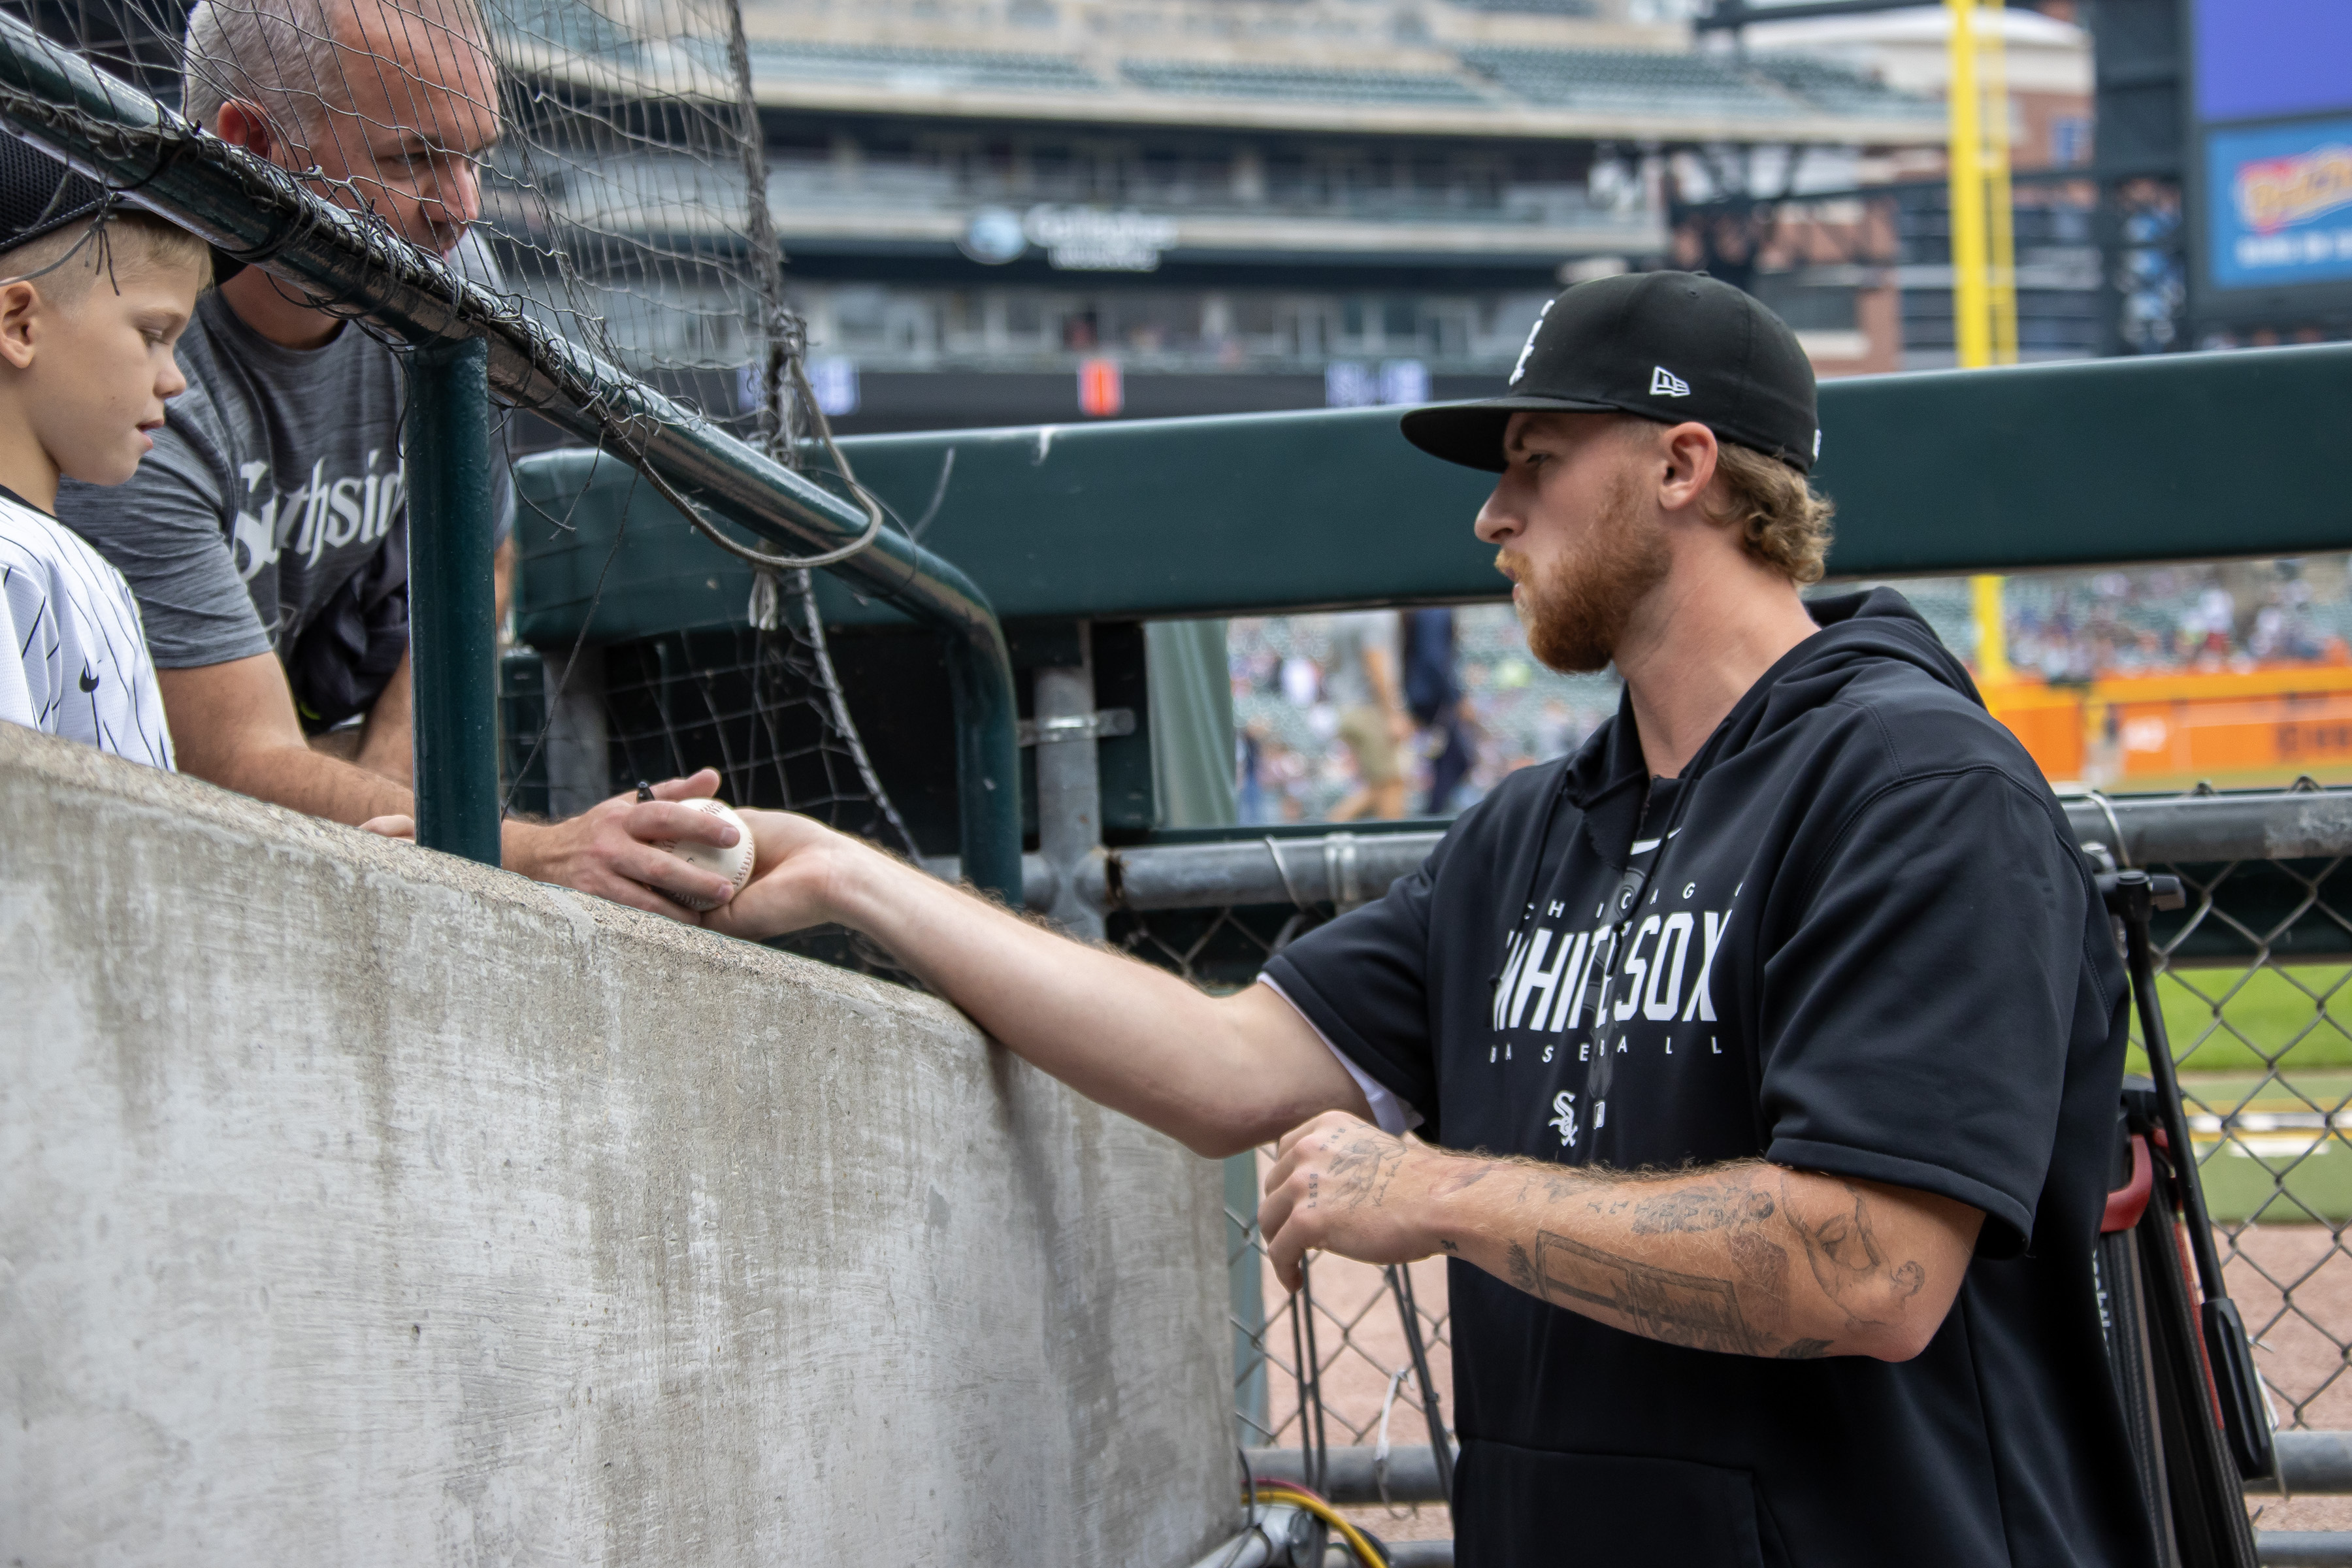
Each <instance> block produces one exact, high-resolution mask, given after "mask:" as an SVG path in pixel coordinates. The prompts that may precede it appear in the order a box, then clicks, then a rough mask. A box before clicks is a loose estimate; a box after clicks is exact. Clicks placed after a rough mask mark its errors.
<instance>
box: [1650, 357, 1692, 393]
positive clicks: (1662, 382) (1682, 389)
mask: <svg viewBox="0 0 2352 1568" xmlns="http://www.w3.org/2000/svg"><path fill="white" fill-rule="evenodd" d="M1650 395H1651V396H1653V397H1688V396H1689V395H1690V383H1689V382H1687V381H1685V380H1684V379H1683V378H1682V377H1681V376H1678V375H1676V374H1675V373H1674V372H1673V371H1670V370H1668V369H1667V368H1666V367H1665V366H1664V365H1662V364H1661V365H1653V366H1652V367H1651V369H1650Z"/></svg>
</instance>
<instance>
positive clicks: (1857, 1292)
mask: <svg viewBox="0 0 2352 1568" xmlns="http://www.w3.org/2000/svg"><path fill="white" fill-rule="evenodd" d="M1838 1185H1839V1187H1840V1188H1841V1189H1843V1193H1844V1194H1845V1198H1846V1199H1847V1200H1850V1201H1848V1202H1843V1203H1838V1204H1832V1205H1817V1206H1816V1207H1815V1208H1814V1209H1812V1210H1811V1212H1809V1213H1804V1214H1800V1213H1799V1212H1797V1210H1796V1209H1794V1208H1791V1209H1790V1213H1789V1226H1790V1229H1791V1230H1793V1231H1795V1232H1796V1233H1797V1237H1798V1239H1799V1240H1800V1241H1801V1242H1802V1243H1803V1244H1804V1248H1805V1261H1806V1262H1808V1263H1810V1264H1811V1265H1812V1271H1813V1282H1814V1283H1815V1284H1817V1285H1819V1286H1820V1287H1821V1289H1822V1295H1824V1296H1827V1297H1828V1298H1829V1299H1830V1300H1832V1301H1834V1302H1836V1303H1837V1304H1838V1306H1839V1307H1840V1308H1841V1309H1842V1310H1843V1311H1844V1313H1845V1317H1846V1321H1847V1322H1848V1323H1849V1324H1850V1325H1853V1326H1854V1327H1857V1328H1859V1327H1862V1326H1864V1325H1865V1324H1872V1325H1882V1324H1885V1323H1888V1322H1892V1321H1895V1319H1897V1318H1899V1317H1901V1316H1902V1315H1903V1310H1904V1308H1905V1307H1906V1306H1907V1305H1908V1304H1909V1303H1910V1300H1911V1299H1912V1298H1913V1297H1915V1296H1916V1295H1917V1294H1918V1293H1919V1289H1920V1287H1922V1286H1923V1285H1925V1284H1926V1283H1927V1269H1926V1268H1923V1267H1921V1266H1920V1264H1919V1262H1918V1261H1917V1260H1916V1258H1912V1259H1906V1260H1905V1261H1904V1262H1901V1263H1895V1262H1894V1261H1893V1260H1892V1259H1891V1258H1888V1257H1887V1255H1886V1254H1885V1251H1884V1250H1883V1249H1882V1248H1881V1247H1880V1246H1879V1244H1878V1237H1877V1235H1876V1233H1875V1231H1874V1229H1873V1228H1872V1226H1871V1214H1870V1199H1869V1196H1868V1195H1867V1194H1864V1192H1862V1190H1861V1189H1859V1188H1857V1187H1856V1186H1854V1185H1853V1183H1851V1182H1841V1183H1839V1184H1838Z"/></svg>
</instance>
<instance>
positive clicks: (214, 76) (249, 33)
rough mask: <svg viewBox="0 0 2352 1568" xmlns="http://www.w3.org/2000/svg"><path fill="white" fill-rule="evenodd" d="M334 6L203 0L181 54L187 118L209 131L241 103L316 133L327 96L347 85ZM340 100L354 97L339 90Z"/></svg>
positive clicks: (304, 1)
mask: <svg viewBox="0 0 2352 1568" xmlns="http://www.w3.org/2000/svg"><path fill="white" fill-rule="evenodd" d="M344 3H345V4H347V5H348V4H350V3H351V0H344ZM360 3H361V4H365V3H367V0H360ZM328 4H329V0H196V8H195V9H194V11H191V12H190V13H189V14H188V34H187V39H186V42H185V43H184V46H183V47H182V51H181V67H180V72H181V90H180V101H181V109H182V112H184V114H186V115H187V117H188V118H189V119H191V120H193V121H195V122H196V123H197V124H199V125H201V126H203V127H204V128H205V129H206V130H207V131H209V130H211V129H212V126H213V121H214V120H215V117H216V116H218V115H219V113H220V110H221V106H222V105H223V104H225V103H227V102H228V101H229V100H232V99H242V100H245V101H247V102H248V103H253V104H257V105H258V106H259V107H260V109H261V110H262V111H263V112H264V113H266V114H268V116H269V117H270V119H272V120H273V121H277V122H278V127H279V129H280V130H281V131H284V132H310V131H311V130H314V129H315V128H316V127H317V126H318V124H319V102H320V94H322V93H323V92H325V91H326V90H327V84H328V83H329V82H334V83H336V84H337V87H338V89H340V88H341V81H342V68H341V62H339V61H338V60H337V59H336V58H335V31H336V30H335V26H334V21H333V18H332V17H331V16H329V15H328V11H327V6H328ZM338 96H339V97H348V94H347V93H343V92H341V91H340V90H339V92H338Z"/></svg>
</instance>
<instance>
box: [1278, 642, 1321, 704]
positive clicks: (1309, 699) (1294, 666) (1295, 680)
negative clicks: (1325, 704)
mask: <svg viewBox="0 0 2352 1568" xmlns="http://www.w3.org/2000/svg"><path fill="white" fill-rule="evenodd" d="M1282 695H1283V698H1284V700H1286V701H1287V702H1288V703H1289V704H1290V705H1291V706H1292V707H1293V708H1312V707H1314V706H1315V705H1316V704H1317V703H1318V702H1320V701H1322V700H1323V672H1322V671H1321V670H1319V669H1318V668H1316V667H1315V661H1314V660H1313V659H1311V658H1307V656H1306V655H1305V654H1303V653H1294V654H1292V655H1291V656H1290V657H1289V658H1286V659H1284V660H1283V661H1282Z"/></svg>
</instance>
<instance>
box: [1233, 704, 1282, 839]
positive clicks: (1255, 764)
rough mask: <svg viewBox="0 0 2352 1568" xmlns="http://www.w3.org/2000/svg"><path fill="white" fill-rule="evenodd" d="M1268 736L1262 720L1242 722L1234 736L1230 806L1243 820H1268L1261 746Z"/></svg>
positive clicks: (1263, 756) (1263, 754)
mask: <svg viewBox="0 0 2352 1568" xmlns="http://www.w3.org/2000/svg"><path fill="white" fill-rule="evenodd" d="M1269 738H1270V737H1269V736H1268V735H1267V734H1266V731H1265V725H1263V724H1246V725H1244V726H1243V727H1242V730H1241V732H1240V733H1239V734H1237V735H1235V736H1234V814H1235V815H1236V816H1239V817H1240V819H1241V820H1242V821H1243V822H1244V823H1245V824H1246V823H1259V822H1271V821H1273V820H1274V819H1273V818H1272V817H1271V816H1267V815H1266V804H1265V746H1266V742H1267V740H1268V739H1269Z"/></svg>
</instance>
